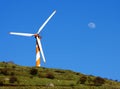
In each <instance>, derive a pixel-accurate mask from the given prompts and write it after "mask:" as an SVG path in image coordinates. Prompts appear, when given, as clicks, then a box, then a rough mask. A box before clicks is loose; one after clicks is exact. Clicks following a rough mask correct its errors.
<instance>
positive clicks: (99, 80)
mask: <svg viewBox="0 0 120 89" xmlns="http://www.w3.org/2000/svg"><path fill="white" fill-rule="evenodd" d="M93 82H94V85H95V86H101V85H102V84H104V83H105V80H104V79H103V78H101V77H96V78H95V79H94V80H93Z"/></svg>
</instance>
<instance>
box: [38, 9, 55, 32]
mask: <svg viewBox="0 0 120 89" xmlns="http://www.w3.org/2000/svg"><path fill="white" fill-rule="evenodd" d="M55 13H56V10H55V11H54V12H53V13H52V14H51V15H50V16H49V17H48V19H47V20H46V21H45V22H44V23H43V25H42V26H41V27H40V28H39V30H38V32H37V34H39V33H40V31H41V30H42V29H43V28H44V27H45V25H46V24H47V23H48V21H49V20H50V19H51V18H52V16H53V15H54V14H55Z"/></svg>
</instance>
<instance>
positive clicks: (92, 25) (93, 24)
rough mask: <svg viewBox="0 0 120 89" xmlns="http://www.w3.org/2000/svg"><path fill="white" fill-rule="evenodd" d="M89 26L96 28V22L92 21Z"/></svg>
mask: <svg viewBox="0 0 120 89" xmlns="http://www.w3.org/2000/svg"><path fill="white" fill-rule="evenodd" d="M88 27H89V28H91V29H94V28H96V25H95V23H94V22H90V23H88Z"/></svg>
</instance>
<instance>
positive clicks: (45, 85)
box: [0, 62, 120, 89]
mask: <svg viewBox="0 0 120 89" xmlns="http://www.w3.org/2000/svg"><path fill="white" fill-rule="evenodd" d="M0 89H120V83H119V82H118V81H113V80H108V79H105V78H101V77H95V76H90V75H84V74H81V73H76V72H73V71H71V70H60V69H50V68H44V67H40V68H36V67H26V66H19V65H16V64H14V63H13V62H0Z"/></svg>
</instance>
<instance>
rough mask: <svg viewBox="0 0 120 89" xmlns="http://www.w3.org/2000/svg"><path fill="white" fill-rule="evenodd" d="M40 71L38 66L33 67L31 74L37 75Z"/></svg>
mask: <svg viewBox="0 0 120 89" xmlns="http://www.w3.org/2000/svg"><path fill="white" fill-rule="evenodd" d="M37 73H38V70H37V69H36V68H32V69H31V70H30V74H31V75H36V74H37Z"/></svg>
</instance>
